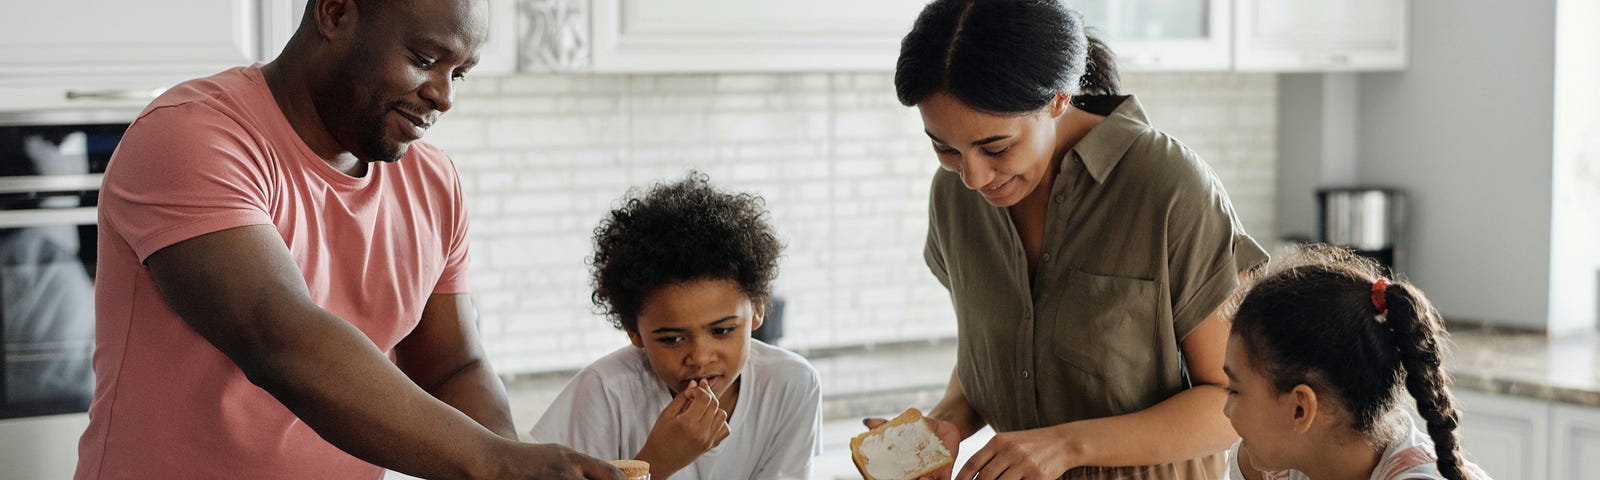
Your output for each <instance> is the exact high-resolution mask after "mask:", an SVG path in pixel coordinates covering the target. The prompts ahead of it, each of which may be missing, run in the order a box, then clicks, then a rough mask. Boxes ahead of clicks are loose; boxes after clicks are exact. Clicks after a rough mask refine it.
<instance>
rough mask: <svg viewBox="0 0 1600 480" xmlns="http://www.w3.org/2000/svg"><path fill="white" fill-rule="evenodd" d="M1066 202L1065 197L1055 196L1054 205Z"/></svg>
mask: <svg viewBox="0 0 1600 480" xmlns="http://www.w3.org/2000/svg"><path fill="white" fill-rule="evenodd" d="M1066 201H1067V196H1066V195H1056V203H1062V202H1066Z"/></svg>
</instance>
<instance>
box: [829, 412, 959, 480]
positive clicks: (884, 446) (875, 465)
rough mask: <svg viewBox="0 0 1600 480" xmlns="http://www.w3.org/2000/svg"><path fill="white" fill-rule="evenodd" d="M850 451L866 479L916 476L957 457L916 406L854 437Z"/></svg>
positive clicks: (900, 479) (898, 479)
mask: <svg viewBox="0 0 1600 480" xmlns="http://www.w3.org/2000/svg"><path fill="white" fill-rule="evenodd" d="M850 454H851V456H853V457H855V461H856V469H857V470H860V471H861V476H862V477H864V478H866V480H913V479H916V478H919V477H922V476H923V475H929V474H932V473H934V472H937V471H939V470H940V469H943V468H945V467H948V466H951V465H952V464H954V463H955V461H956V458H955V456H954V455H951V454H950V449H948V448H945V446H944V443H943V442H940V441H939V436H938V435H935V434H934V433H933V429H932V428H929V427H928V422H925V421H923V419H922V412H921V411H919V410H917V409H915V408H910V409H906V411H905V413H901V414H900V416H898V417H894V420H890V421H888V422H885V423H884V424H882V425H878V427H877V428H873V429H871V430H867V431H866V432H865V433H862V434H860V435H856V436H855V438H852V439H850Z"/></svg>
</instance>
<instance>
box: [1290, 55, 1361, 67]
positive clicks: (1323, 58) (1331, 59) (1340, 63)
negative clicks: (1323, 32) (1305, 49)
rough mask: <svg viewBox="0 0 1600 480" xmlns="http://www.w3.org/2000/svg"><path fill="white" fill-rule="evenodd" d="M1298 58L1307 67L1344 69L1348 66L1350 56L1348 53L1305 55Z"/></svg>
mask: <svg viewBox="0 0 1600 480" xmlns="http://www.w3.org/2000/svg"><path fill="white" fill-rule="evenodd" d="M1300 58H1301V60H1302V61H1303V62H1305V63H1306V64H1307V65H1311V66H1319V65H1326V66H1333V67H1345V66H1349V65H1350V54H1348V53H1330V54H1305V55H1302V56H1301V57H1300Z"/></svg>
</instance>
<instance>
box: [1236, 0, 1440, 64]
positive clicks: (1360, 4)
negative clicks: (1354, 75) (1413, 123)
mask: <svg viewBox="0 0 1600 480" xmlns="http://www.w3.org/2000/svg"><path fill="white" fill-rule="evenodd" d="M1409 5H1410V2H1409V1H1408V0H1238V17H1237V19H1238V21H1237V22H1235V25H1234V57H1233V61H1234V68H1235V69H1237V70H1241V71H1274V72H1305V71H1323V72H1326V71H1358V70H1397V69H1401V68H1404V67H1405V65H1406V48H1407V39H1408V35H1407V30H1408V27H1409V23H1408V18H1409V17H1408V15H1409Z"/></svg>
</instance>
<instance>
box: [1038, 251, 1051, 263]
mask: <svg viewBox="0 0 1600 480" xmlns="http://www.w3.org/2000/svg"><path fill="white" fill-rule="evenodd" d="M1039 261H1041V262H1048V261H1050V254H1048V253H1046V254H1043V255H1039Z"/></svg>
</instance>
